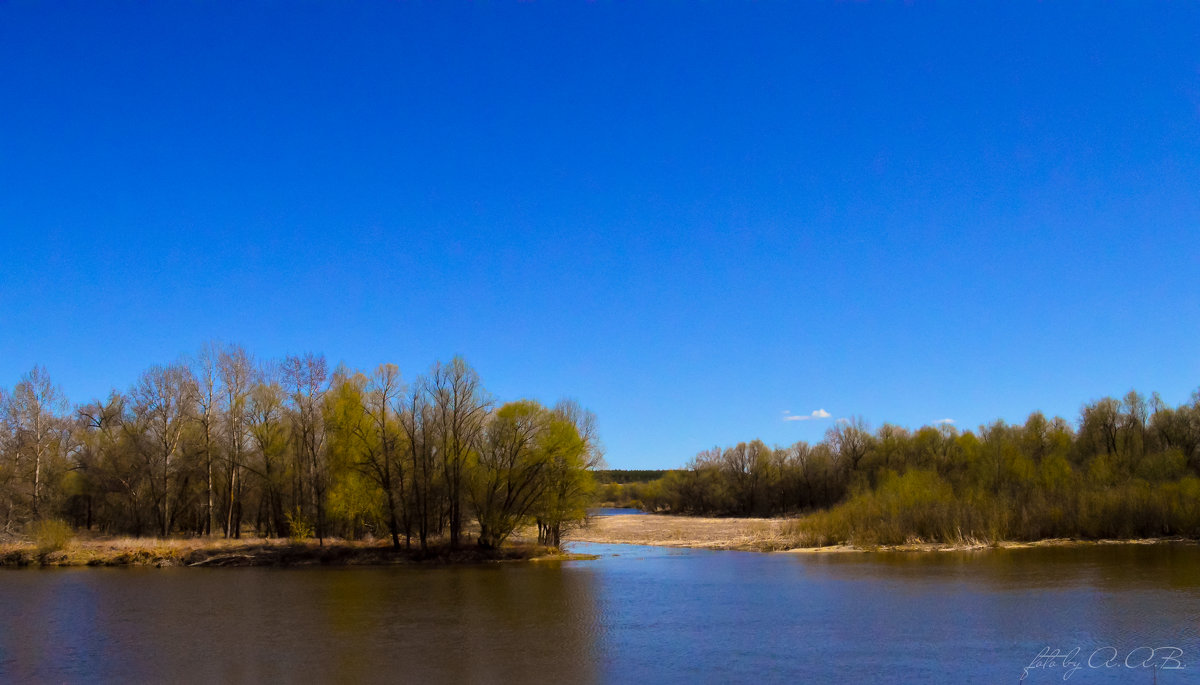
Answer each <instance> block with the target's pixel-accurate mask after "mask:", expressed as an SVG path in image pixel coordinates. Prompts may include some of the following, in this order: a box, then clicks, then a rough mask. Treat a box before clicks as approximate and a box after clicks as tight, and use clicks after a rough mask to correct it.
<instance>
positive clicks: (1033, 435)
mask: <svg viewBox="0 0 1200 685" xmlns="http://www.w3.org/2000/svg"><path fill="white" fill-rule="evenodd" d="M637 495H638V499H640V503H641V505H642V506H643V508H646V509H648V510H652V511H666V512H672V513H682V514H705V515H738V516H772V515H784V514H798V513H807V514H809V515H808V516H805V517H802V518H800V519H799V520H798V522H797V525H796V533H797V535H798V536H799V537H800V538H802V539H803V540H802V542H806V543H809V544H825V543H830V542H847V541H850V542H857V543H868V544H870V543H887V544H895V543H902V542H905V541H909V540H914V539H920V540H926V541H963V540H999V539H1016V540H1032V539H1040V538H1047V537H1086V538H1102V537H1122V538H1126V537H1149V536H1170V535H1182V536H1188V537H1200V391H1198V392H1197V393H1195V394H1193V396H1192V398H1191V403H1190V404H1186V403H1185V404H1182V405H1180V406H1178V407H1170V406H1167V405H1166V404H1165V403H1164V402H1163V401H1162V399H1161V398H1160V397H1159V396H1158V394H1157V393H1156V394H1154V395H1152V396H1151V398H1150V399H1149V400H1147V399H1146V398H1145V397H1144V396H1143V395H1141V394H1139V393H1137V392H1133V391H1131V392H1130V393H1128V394H1127V395H1125V397H1124V398H1122V399H1120V400H1118V399H1114V398H1111V397H1106V398H1104V399H1101V400H1099V401H1096V402H1092V403H1090V404H1087V405H1085V406H1084V407H1083V408H1082V411H1081V413H1080V416H1079V419H1078V421H1077V422H1075V423H1074V424H1072V423H1070V422H1068V421H1067V420H1065V419H1063V418H1058V417H1056V418H1052V419H1048V418H1046V417H1045V416H1044V415H1043V414H1041V413H1040V412H1035V413H1033V414H1031V415H1030V416H1029V418H1028V419H1027V420H1026V421H1025V423H1024V424H1021V425H1009V424H1006V423H1005V422H1003V421H995V422H993V423H990V424H988V425H986V426H981V427H979V429H978V430H975V431H971V430H966V431H961V432H960V431H959V430H957V429H956V428H954V427H953V426H951V425H949V424H943V425H940V426H925V427H922V428H920V429H918V430H916V431H910V430H906V429H904V428H901V427H899V426H895V425H891V424H884V425H883V426H881V427H880V428H878V429H877V430H874V431H872V430H871V429H870V428H869V427H868V426H867V425H866V423H865V422H864V421H863V420H862V419H861V418H856V419H853V420H851V421H845V422H839V423H837V424H835V425H834V426H833V427H832V428H830V429H829V430H828V431H827V432H826V435H825V439H824V440H823V441H821V442H819V443H817V444H815V445H810V444H808V443H806V442H798V443H796V444H794V445H791V446H788V447H768V446H767V445H765V444H764V443H763V442H761V441H758V440H755V441H751V442H745V443H739V444H737V445H734V446H732V447H727V448H725V449H720V448H713V449H711V450H707V451H704V452H701V453H700V454H698V455H697V456H696V457H695V459H693V460H692V461H691V462H690V463H689V464H688V465H687V468H685V469H683V470H681V471H671V472H668V473H667V474H666V475H665V476H664V477H663V478H662V479H660V480H657V481H655V482H653V483H648V484H641V485H639V486H637Z"/></svg>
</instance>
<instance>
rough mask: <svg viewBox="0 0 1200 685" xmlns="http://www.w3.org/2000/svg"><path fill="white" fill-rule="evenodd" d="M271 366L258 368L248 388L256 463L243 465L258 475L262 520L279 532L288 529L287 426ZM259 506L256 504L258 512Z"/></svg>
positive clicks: (282, 392) (281, 394)
mask: <svg viewBox="0 0 1200 685" xmlns="http://www.w3.org/2000/svg"><path fill="white" fill-rule="evenodd" d="M277 375H278V374H277V373H276V370H275V368H274V367H273V366H271V365H263V366H262V367H260V368H259V371H258V378H257V381H256V382H255V383H254V385H253V387H252V388H251V390H250V397H249V401H248V403H247V416H246V423H247V428H248V429H249V433H250V439H251V441H252V443H253V445H254V450H255V452H256V456H257V463H256V465H255V466H253V467H247V468H248V470H250V472H251V473H254V474H256V475H257V476H259V478H260V480H261V482H262V490H263V495H262V496H263V498H264V499H265V501H266V509H267V510H268V511H267V515H266V520H267V523H268V527H269V528H270V532H272V533H274V534H275V535H282V534H284V533H288V532H290V531H289V530H288V528H287V520H286V518H285V516H284V512H285V509H284V506H283V490H284V483H285V482H286V481H287V474H286V467H285V465H284V463H283V462H284V459H285V456H284V455H285V453H286V451H287V440H288V435H287V428H286V426H285V425H284V422H285V417H286V410H285V403H286V401H287V391H285V390H284V389H283V386H281V385H280V384H279V380H278V378H277ZM261 509H262V507H260V511H261Z"/></svg>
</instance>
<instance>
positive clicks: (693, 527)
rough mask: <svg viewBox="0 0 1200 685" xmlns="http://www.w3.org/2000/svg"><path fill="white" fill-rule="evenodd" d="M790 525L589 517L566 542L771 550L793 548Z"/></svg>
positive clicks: (656, 517) (696, 518)
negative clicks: (790, 539) (789, 538)
mask: <svg viewBox="0 0 1200 685" xmlns="http://www.w3.org/2000/svg"><path fill="white" fill-rule="evenodd" d="M790 525H791V521H790V520H788V519H757V518H704V517H699V516H667V515H662V514H618V515H616V516H596V517H594V518H592V519H591V521H590V522H589V523H588V525H587V526H586V527H584V528H580V529H578V530H574V531H571V533H570V534H569V536H568V541H570V542H598V543H604V544H621V545H658V546H662V547H695V548H700V549H740V550H753V551H772V550H780V549H787V548H788V547H792V546H794V545H790V544H789V540H788V537H787V536H786V532H787V530H788V528H789V526H790Z"/></svg>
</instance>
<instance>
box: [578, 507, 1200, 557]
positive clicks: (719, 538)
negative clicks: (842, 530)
mask: <svg viewBox="0 0 1200 685" xmlns="http://www.w3.org/2000/svg"><path fill="white" fill-rule="evenodd" d="M791 523H792V520H791V519H759V518H702V517H693V516H664V515H658V514H618V515H615V516H597V517H595V518H593V519H592V520H591V522H590V524H589V525H588V526H587V527H585V528H581V529H579V530H576V531H572V532H571V533H570V535H569V536H568V540H569V541H571V542H598V543H603V544H626V545H658V546H662V547H693V548H697V549H727V550H744V551H753V552H787V553H792V554H835V553H847V552H855V553H859V552H954V551H959V552H961V551H969V550H987V549H1022V548H1027V547H1062V546H1086V545H1132V544H1136V545H1151V544H1163V543H1177V544H1195V541H1194V540H1187V539H1183V538H1146V539H1135V540H1076V539H1068V538H1055V539H1047V540H1038V541H1034V542H1015V541H1002V542H983V541H970V542H963V543H934V542H913V543H908V544H903V545H880V546H871V547H866V546H857V545H828V546H825V547H796V546H795V545H794V543H793V542H792V540H793V538H792V537H791V535H790V534H789V532H788V529H789V527H790V524H791Z"/></svg>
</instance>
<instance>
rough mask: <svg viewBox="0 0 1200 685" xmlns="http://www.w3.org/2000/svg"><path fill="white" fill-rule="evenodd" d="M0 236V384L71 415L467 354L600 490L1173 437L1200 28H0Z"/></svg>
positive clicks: (189, 24)
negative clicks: (63, 397)
mask: <svg viewBox="0 0 1200 685" xmlns="http://www.w3.org/2000/svg"><path fill="white" fill-rule="evenodd" d="M0 233H2V235H3V239H2V241H0V257H2V260H0V384H3V385H5V386H7V387H11V386H12V385H13V384H14V383H15V382H16V381H17V379H18V378H19V376H20V374H21V373H23V372H24V371H26V370H28V369H29V368H30V367H31V366H32V365H34V364H35V363H38V364H44V365H46V366H47V367H48V369H49V371H50V373H51V376H52V377H53V378H54V379H55V380H56V381H57V382H58V383H60V384H61V385H62V386H63V387H64V389H65V390H66V392H67V393H68V395H69V396H70V397H71V399H72V400H74V401H77V402H78V401H84V400H87V399H90V398H92V397H95V396H99V395H103V394H105V393H106V392H107V390H108V389H109V388H111V387H118V388H126V387H128V385H129V384H130V383H131V382H132V381H133V380H134V379H135V378H136V376H137V375H138V373H139V372H140V371H141V370H142V369H144V368H145V367H146V366H148V365H150V364H152V363H161V362H167V361H171V360H173V359H175V358H177V357H178V356H179V355H181V354H185V353H191V352H194V351H195V350H196V349H198V348H199V346H200V345H201V343H202V342H204V341H205V340H208V339H214V338H215V339H221V340H226V341H233V342H240V343H242V344H244V345H245V346H246V347H247V348H248V349H249V350H251V351H252V352H253V353H255V354H256V355H258V356H260V357H276V356H282V355H284V354H288V353H295V352H301V351H305V350H314V351H321V352H324V353H325V354H326V355H327V356H328V357H329V358H330V360H331V361H332V362H334V363H336V362H338V361H343V362H345V363H347V364H349V365H351V366H355V367H362V368H369V367H373V366H374V365H376V364H378V363H380V362H384V361H390V362H394V363H396V364H398V365H399V366H400V367H401V370H402V372H403V373H404V374H405V376H406V377H408V378H412V377H413V376H414V375H416V374H417V373H420V372H422V371H424V370H425V369H426V368H428V366H429V365H430V364H431V363H432V362H433V361H434V360H436V359H448V358H449V357H451V356H452V355H454V354H462V355H464V356H465V357H466V358H467V360H468V361H469V362H470V363H472V364H473V365H474V366H475V367H476V368H477V369H478V370H479V372H480V374H481V375H482V377H483V380H484V383H485V384H486V385H487V386H488V388H489V389H490V390H492V391H493V392H494V393H495V394H496V395H498V396H499V397H501V398H503V399H516V398H519V397H533V398H537V399H541V400H543V401H547V402H550V401H553V400H555V399H556V398H558V397H560V396H572V397H575V398H577V399H579V400H580V401H581V402H582V403H583V404H584V405H585V406H587V407H590V408H591V409H593V410H594V411H595V412H596V413H597V414H598V416H599V419H600V427H601V431H602V437H603V439H604V440H605V442H606V444H607V446H608V451H609V455H608V461H609V463H610V464H611V465H612V466H613V467H617V468H639V467H642V468H662V467H671V466H677V465H680V464H682V463H683V462H685V461H686V460H687V459H689V458H690V457H691V456H693V455H694V454H695V453H696V452H697V451H698V450H700V449H703V448H706V447H710V446H712V445H714V444H722V445H724V444H728V443H731V442H735V441H737V440H741V439H750V438H754V437H760V438H762V439H764V440H766V441H767V442H768V443H779V444H787V443H791V442H793V441H795V440H799V439H805V440H810V441H816V440H818V439H820V437H821V435H822V434H823V432H824V431H825V430H826V429H827V428H828V427H829V426H830V425H831V421H833V420H834V419H836V418H838V417H842V416H848V415H853V414H859V415H862V416H864V417H865V418H866V419H867V420H868V421H869V422H871V423H872V424H873V425H876V426H878V425H879V424H880V423H882V422H884V421H891V422H893V423H899V424H902V425H907V426H910V427H916V426H919V425H922V424H925V423H928V422H931V421H935V420H938V419H943V418H952V419H954V420H955V421H956V422H957V425H959V426H960V427H964V428H973V427H975V426H977V425H978V424H979V423H981V422H984V421H988V420H991V419H994V418H1004V419H1006V420H1009V421H1023V420H1024V418H1025V416H1026V415H1027V414H1028V413H1029V412H1030V411H1032V410H1034V409H1041V410H1043V411H1045V412H1046V413H1047V414H1060V415H1063V416H1066V417H1067V418H1069V419H1072V420H1074V419H1075V418H1076V416H1077V412H1078V409H1079V407H1080V405H1081V404H1082V403H1083V402H1084V401H1087V400H1090V399H1095V398H1098V397H1101V396H1103V395H1108V394H1121V393H1124V392H1125V391H1127V390H1129V389H1130V388H1131V387H1136V388H1138V389H1140V390H1142V391H1144V392H1147V393H1148V392H1149V391H1151V390H1158V391H1160V392H1161V393H1162V394H1163V396H1164V398H1165V399H1166V400H1167V401H1168V402H1170V403H1172V404H1176V403H1179V402H1183V401H1185V400H1186V399H1187V398H1188V395H1189V393H1190V392H1191V391H1192V390H1193V389H1195V388H1196V387H1197V386H1198V385H1200V4H1197V3H1171V4H1166V3H1151V2H1145V3H1143V2H1116V3H1036V4H1035V3H1024V2H1022V3H996V4H990V3H965V2H964V3H939V4H933V3H924V2H916V3H913V4H912V6H907V5H904V4H899V3H888V4H883V3H870V4H857V3H818V2H804V3H783V2H761V3H745V2H711V3H690V2H686V3H685V2H650V3H625V2H620V3H618V2H597V3H575V2H562V3H558V2H555V3H550V2H530V3H508V2H478V3H456V2H436V3H434V2H428V3H394V2H356V3H342V2H325V3H305V2H300V3H282V2H236V3H235V2H182V1H180V2H164V3H134V2H115V3H95V2H74V3H59V2H25V1H20V0H17V1H9V2H3V3H0ZM821 409H823V410H825V411H826V412H827V413H829V414H830V418H827V419H812V420H808V421H785V420H784V418H785V416H786V415H785V414H784V412H785V411H786V412H791V415H793V416H794V415H800V414H804V415H808V414H810V413H811V412H814V411H817V410H821Z"/></svg>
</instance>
